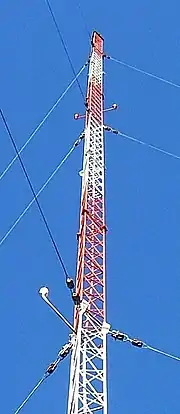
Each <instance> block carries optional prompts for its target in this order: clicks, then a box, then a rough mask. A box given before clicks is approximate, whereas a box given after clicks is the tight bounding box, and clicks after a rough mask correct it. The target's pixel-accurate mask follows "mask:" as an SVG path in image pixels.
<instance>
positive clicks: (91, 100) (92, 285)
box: [68, 32, 114, 414]
mask: <svg viewBox="0 0 180 414" xmlns="http://www.w3.org/2000/svg"><path fill="white" fill-rule="evenodd" d="M91 44H92V51H91V56H90V60H89V77H88V89H87V97H86V102H85V105H86V115H85V142H84V158H83V170H82V172H81V177H82V194H81V208H80V228H79V232H78V235H77V237H78V258H77V278H76V291H75V297H74V298H75V300H74V302H75V311H74V329H75V332H76V339H75V346H74V348H73V351H72V357H71V368H70V385H69V399H68V414H82V413H94V412H96V411H98V413H103V414H107V384H106V334H107V332H108V329H109V325H108V324H106V291H105V289H106V277H105V271H106V269H105V239H106V231H107V228H106V224H105V205H104V130H103V112H104V95H103V58H104V51H103V46H104V40H103V38H102V36H101V35H100V34H99V33H97V32H94V33H93V35H92V41H91ZM113 109H114V108H113ZM74 118H75V119H80V118H83V116H81V115H79V114H75V116H74ZM83 299H84V300H85V301H86V303H87V310H88V312H84V313H82V312H81V303H82V300H83ZM94 318H96V319H97V320H98V322H99V323H98V324H97V323H95V322H94ZM102 327H103V328H102Z"/></svg>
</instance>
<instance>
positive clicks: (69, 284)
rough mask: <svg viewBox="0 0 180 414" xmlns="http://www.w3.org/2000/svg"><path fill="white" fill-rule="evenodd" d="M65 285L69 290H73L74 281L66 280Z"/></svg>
mask: <svg viewBox="0 0 180 414" xmlns="http://www.w3.org/2000/svg"><path fill="white" fill-rule="evenodd" d="M66 284H67V287H68V288H69V289H74V281H73V279H71V278H70V277H68V278H67V279H66Z"/></svg>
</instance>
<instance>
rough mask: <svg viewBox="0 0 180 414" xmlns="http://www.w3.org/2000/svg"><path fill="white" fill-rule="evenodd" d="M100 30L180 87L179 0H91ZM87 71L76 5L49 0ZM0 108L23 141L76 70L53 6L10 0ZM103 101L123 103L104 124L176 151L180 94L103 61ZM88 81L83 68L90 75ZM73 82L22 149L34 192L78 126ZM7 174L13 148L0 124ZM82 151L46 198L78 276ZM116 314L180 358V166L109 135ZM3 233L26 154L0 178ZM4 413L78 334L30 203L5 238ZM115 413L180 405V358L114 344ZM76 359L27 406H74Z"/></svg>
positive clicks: (0, 32)
mask: <svg viewBox="0 0 180 414" xmlns="http://www.w3.org/2000/svg"><path fill="white" fill-rule="evenodd" d="M81 3H82V7H83V10H84V14H85V16H86V20H87V24H88V26H89V28H90V31H92V30H93V29H96V30H98V31H100V32H101V33H102V35H103V36H104V38H105V48H106V52H107V53H108V54H110V55H111V56H114V57H116V58H118V59H121V60H124V61H126V62H127V63H129V64H132V65H136V66H137V67H140V68H142V69H144V70H146V71H149V72H153V73H155V74H157V75H159V76H162V77H164V78H166V79H170V80H172V81H173V82H176V83H179V84H180V59H179V52H180V28H179V13H180V5H179V1H177V0H171V2H170V1H167V0H166V1H163V0H160V1H156V0H147V1H144V0H137V1H134V0H127V1H123V2H122V1H119V0H114V1H113V2H104V1H102V0H101V1H99V2H97V1H96V0H92V1H91V2H86V1H85V2H84V4H83V2H81ZM51 5H52V7H53V10H54V12H55V15H56V19H57V21H58V24H59V26H60V29H61V32H62V34H63V37H64V40H65V42H66V45H67V47H68V50H69V53H70V56H71V59H72V61H73V64H74V66H75V69H76V70H77V71H78V70H79V69H80V68H81V66H82V65H83V63H84V62H85V60H86V59H87V56H88V53H89V40H88V35H87V31H86V28H85V26H84V22H83V20H82V18H81V15H80V13H79V9H78V7H77V5H76V2H75V1H71V2H65V1H61V2H60V1H58V0H51ZM0 19H1V20H0V38H1V106H2V109H3V111H4V113H5V115H6V117H7V119H8V122H9V125H10V127H11V130H12V132H13V135H14V138H15V139H16V143H17V146H18V148H20V147H21V146H22V145H23V144H24V143H25V142H26V140H27V138H28V137H29V135H30V133H31V132H32V130H33V129H34V128H35V127H36V126H37V125H38V123H39V122H40V121H41V120H42V118H43V117H44V115H45V113H46V112H47V111H48V110H49V109H50V107H51V106H52V104H53V103H54V102H55V100H56V99H57V98H58V97H59V95H60V94H61V93H62V92H63V90H64V89H65V88H66V86H67V85H68V83H69V82H70V81H71V80H72V78H73V73H72V70H71V68H70V65H69V62H68V60H67V57H66V55H65V53H64V50H63V48H62V45H61V43H60V40H59V37H58V35H57V32H56V30H55V27H54V25H53V22H52V19H51V16H50V14H49V12H48V9H47V6H46V4H45V1H43V0H39V1H35V0H31V1H28V2H27V1H26V2H24V1H22V0H17V1H13V2H12V1H10V0H6V1H5V2H2V4H1V18H0ZM105 71H106V76H105V81H106V87H105V102H106V106H109V105H111V104H112V103H113V102H117V103H118V105H119V107H120V109H119V111H118V112H115V113H111V114H109V115H108V116H107V117H106V122H107V123H109V124H111V125H112V126H113V127H115V128H118V129H120V130H121V131H123V132H125V133H127V134H130V135H133V136H135V137H138V138H140V139H142V140H144V141H146V142H148V143H151V144H154V145H157V146H159V147H162V148H164V149H166V150H167V151H171V152H174V153H176V154H177V155H180V142H179V129H180V127H179V107H180V90H179V89H177V88H174V87H171V86H169V85H165V84H163V83H161V82H159V81H157V80H155V79H152V78H149V77H145V76H143V75H141V74H138V73H136V72H133V71H132V70H130V69H127V68H124V67H121V66H120V65H117V64H116V63H114V62H110V61H107V63H106V67H105ZM80 80H81V84H82V87H83V88H84V90H85V87H86V76H85V73H84V74H83V75H82V77H81V79H80ZM83 110H84V106H83V102H82V97H81V95H80V93H79V90H78V88H77V86H74V87H73V88H72V90H71V91H70V92H69V93H68V94H67V95H66V97H65V98H64V100H63V101H62V102H61V103H60V104H59V106H58V107H57V108H56V110H55V111H54V113H53V114H52V115H51V116H50V117H49V119H48V121H47V122H46V123H45V124H44V126H43V128H42V129H41V130H40V131H39V132H38V133H37V135H36V136H35V137H34V139H33V140H32V142H31V143H30V144H29V145H28V146H27V148H26V149H25V151H24V152H23V160H24V163H25V165H26V167H27V169H28V172H29V175H30V177H31V179H32V182H33V184H34V187H35V189H36V191H38V189H39V188H40V187H41V185H42V184H43V183H44V181H45V180H46V179H47V178H48V177H49V175H50V174H51V172H52V171H53V170H54V168H55V167H56V166H57V164H58V163H59V161H60V160H61V158H62V157H63V156H64V155H65V153H66V152H67V150H68V149H69V148H70V146H71V145H72V143H73V142H74V140H75V139H76V138H77V137H78V134H79V132H80V131H81V130H82V127H83V125H82V123H81V121H79V122H75V121H74V120H73V114H74V112H78V111H79V112H82V111H83ZM0 135H1V139H0V154H1V155H0V172H2V171H3V170H4V168H5V167H6V166H7V164H8V163H9V162H10V160H11V159H12V158H13V157H14V151H13V148H12V145H11V143H10V140H9V137H8V135H7V133H6V131H5V129H4V126H3V124H2V122H0ZM81 165H82V148H78V149H77V151H76V152H75V153H74V154H73V155H72V156H71V158H70V159H69V161H68V162H67V163H66V165H64V167H63V168H62V169H61V171H60V172H59V173H58V174H57V175H56V177H55V178H54V179H53V180H52V182H51V184H50V185H49V186H48V188H47V189H46V190H45V192H44V193H43V194H42V196H41V197H40V201H41V203H42V206H43V209H44V211H45V213H46V215H47V218H48V221H49V224H50V226H51V229H52V231H53V234H54V236H55V238H56V241H57V244H58V246H59V249H60V251H61V253H62V255H63V258H64V261H65V263H66V264H67V267H68V271H69V273H70V274H71V275H72V276H74V275H75V272H76V269H75V264H76V232H77V230H78V223H79V199H80V177H79V175H78V171H79V170H80V169H81ZM106 167H107V170H106V173H107V225H108V228H109V232H108V240H107V289H108V303H107V304H108V321H109V322H110V323H112V327H113V328H117V329H118V328H119V329H120V330H123V331H125V332H127V333H129V334H130V335H132V336H138V337H139V338H141V339H143V340H144V341H146V342H147V343H149V344H151V345H153V346H157V347H159V348H162V349H164V350H166V351H169V352H171V353H173V354H176V355H180V329H179V323H180V305H179V303H180V293H179V292H180V278H179V250H180V236H179V230H180V214H179V211H180V193H179V182H180V161H178V160H175V159H173V158H170V157H167V156H165V155H163V154H160V153H157V152H154V151H152V150H150V149H148V148H146V147H143V146H141V145H138V144H135V143H131V142H128V141H126V140H124V139H123V138H121V137H117V136H115V135H110V134H108V135H106ZM0 196H1V220H0V236H1V237H3V235H4V234H5V232H6V231H7V230H8V229H9V227H10V226H11V225H12V223H13V222H14V221H15V219H16V218H17V217H18V216H19V214H20V213H21V212H22V210H23V209H24V208H25V206H26V205H27V203H28V202H29V201H30V200H31V198H32V196H31V193H30V190H29V188H28V185H27V182H26V180H25V178H24V176H23V173H22V171H21V168H20V166H19V163H18V161H17V162H16V163H14V165H13V167H12V168H11V169H10V171H9V172H8V173H7V174H6V175H5V177H4V178H3V179H2V180H1V181H0ZM0 274H1V301H0V314H1V342H0V352H1V390H3V392H2V395H1V412H3V413H8V414H9V413H13V412H14V411H15V408H16V407H17V406H18V405H19V403H20V402H21V401H22V399H23V398H24V397H25V396H26V395H27V393H28V391H30V390H31V388H32V387H33V386H34V384H35V383H36V382H37V381H38V380H39V379H40V377H41V376H42V374H43V372H44V370H45V369H46V367H47V365H48V364H49V363H50V362H51V360H53V359H54V358H55V356H56V353H57V351H58V350H59V348H60V347H61V346H62V345H63V343H65V342H66V341H67V339H68V330H67V329H66V327H65V326H64V325H63V324H61V323H60V321H59V320H58V319H57V318H56V316H55V315H54V314H53V313H52V312H51V311H50V310H49V309H48V308H47V306H46V305H45V304H44V303H43V302H42V300H41V299H40V297H39V295H38V289H39V287H40V286H42V285H47V286H49V288H50V291H51V298H52V300H53V301H54V302H55V303H56V305H57V306H58V307H59V308H60V309H61V311H62V312H63V313H64V314H66V316H67V317H68V318H69V319H70V320H72V303H71V300H70V297H69V295H68V292H67V289H66V286H65V284H64V278H63V274H62V270H61V268H60V267H59V263H58V261H57V258H56V255H55V253H54V251H53V248H52V246H51V243H50V240H49V237H48V236H47V233H46V230H45V228H44V225H43V223H42V220H41V217H40V216H39V213H38V211H37V208H36V206H35V205H34V206H33V207H32V208H31V210H30V211H29V212H28V213H27V215H26V216H25V217H24V218H23V220H22V221H21V222H20V223H19V225H18V226H17V227H16V229H15V230H14V231H13V232H12V234H11V235H10V236H9V237H8V238H7V240H6V241H5V242H4V244H3V245H2V246H1V247H0ZM108 368H109V375H108V385H109V414H115V413H116V414H117V413H119V412H121V411H122V412H123V413H125V414H128V413H130V412H134V413H138V414H150V413H158V414H165V413H177V412H178V411H179V409H180V400H179V386H180V381H179V374H180V364H179V363H178V362H175V361H173V360H168V359H166V358H164V357H161V356H158V355H156V354H153V353H150V352H148V351H145V350H144V351H141V350H138V349H134V348H132V347H130V346H128V345H126V344H121V343H117V342H113V340H111V338H109V341H108ZM68 371H69V360H68V359H67V360H65V361H64V362H63V363H62V365H61V366H60V367H59V370H58V371H57V372H56V373H55V374H54V375H53V376H52V377H51V378H50V379H49V380H48V381H47V382H46V383H45V384H44V385H43V386H42V387H41V388H40V390H39V391H38V392H37V394H36V395H35V396H34V397H33V399H32V400H31V401H30V402H29V403H28V405H27V406H26V407H25V408H24V410H23V412H24V413H26V414H32V413H35V412H39V413H43V414H49V413H51V414H57V413H65V412H66V400H67V392H68V381H69V372H68Z"/></svg>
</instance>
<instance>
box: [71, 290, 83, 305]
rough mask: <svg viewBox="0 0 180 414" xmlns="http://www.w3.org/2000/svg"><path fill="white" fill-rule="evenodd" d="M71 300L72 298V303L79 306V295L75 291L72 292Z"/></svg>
mask: <svg viewBox="0 0 180 414" xmlns="http://www.w3.org/2000/svg"><path fill="white" fill-rule="evenodd" d="M72 300H73V302H74V304H75V305H77V306H79V305H80V303H81V301H80V296H79V295H78V294H77V293H76V292H73V293H72Z"/></svg>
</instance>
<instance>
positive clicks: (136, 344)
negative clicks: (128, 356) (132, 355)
mask: <svg viewBox="0 0 180 414" xmlns="http://www.w3.org/2000/svg"><path fill="white" fill-rule="evenodd" d="M131 343H132V345H134V346H137V347H138V348H142V347H143V345H144V343H143V342H142V341H139V339H132V341H131Z"/></svg>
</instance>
